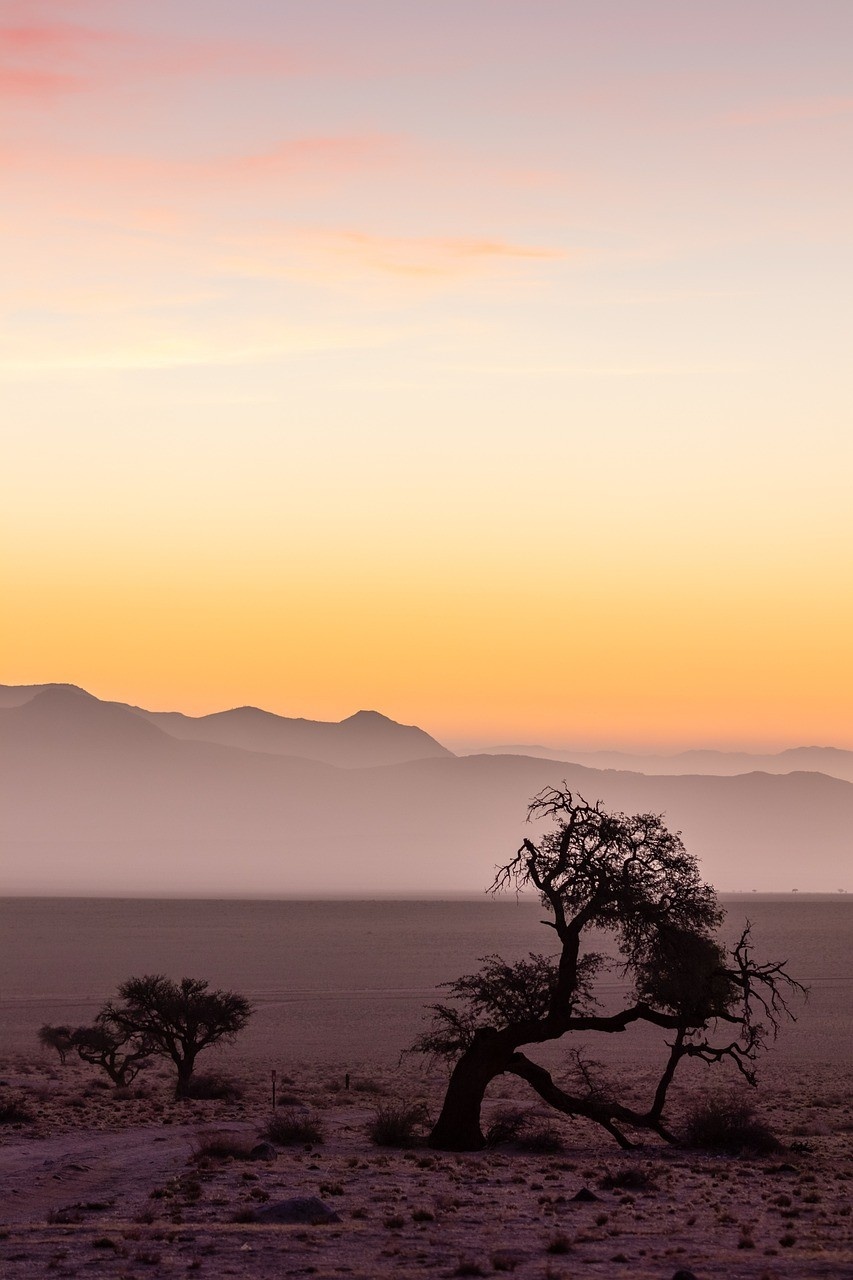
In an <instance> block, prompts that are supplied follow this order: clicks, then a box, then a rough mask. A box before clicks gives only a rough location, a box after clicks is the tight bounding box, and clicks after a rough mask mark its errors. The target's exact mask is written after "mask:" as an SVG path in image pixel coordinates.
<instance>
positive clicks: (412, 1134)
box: [367, 1102, 429, 1147]
mask: <svg viewBox="0 0 853 1280" xmlns="http://www.w3.org/2000/svg"><path fill="white" fill-rule="evenodd" d="M428 1123H429V1113H428V1111H427V1108H426V1103H424V1102H388V1103H384V1104H382V1105H381V1106H378V1107H377V1108H376V1111H375V1113H374V1116H373V1119H372V1120H371V1122H370V1124H369V1125H368V1129H367V1132H368V1134H369V1135H370V1138H371V1140H372V1141H373V1142H375V1143H376V1145H377V1147H414V1146H416V1145H417V1144H418V1142H420V1140H421V1128H422V1126H424V1125H426V1124H428Z"/></svg>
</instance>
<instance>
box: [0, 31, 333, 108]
mask: <svg viewBox="0 0 853 1280" xmlns="http://www.w3.org/2000/svg"><path fill="white" fill-rule="evenodd" d="M312 65H313V64H312V63H311V62H310V60H306V59H305V58H304V57H303V56H302V55H301V54H299V53H297V52H296V51H295V50H293V49H289V48H287V47H285V46H283V45H281V44H280V43H278V42H275V41H273V42H271V43H268V44H263V43H261V42H259V41H254V42H253V41H250V40H227V41H226V40H218V39H206V38H204V37H198V38H195V37H194V38H193V39H189V38H188V37H186V36H180V35H177V34H170V35H169V36H168V37H166V36H152V35H150V34H142V33H140V32H136V31H133V30H131V29H129V28H120V27H118V26H115V27H101V28H98V27H94V26H89V25H85V24H82V23H80V24H78V23H73V22H56V21H49V20H40V21H39V20H35V21H23V22H18V23H14V24H13V23H7V24H6V25H2V26H0V94H2V95H5V96H9V97H19V98H23V97H25V96H29V97H31V98H39V97H50V98H53V97H55V96H56V94H57V93H62V92H72V91H77V90H81V89H90V90H96V89H99V88H110V87H112V86H115V85H116V84H121V83H124V82H126V80H127V78H128V77H130V78H131V79H133V78H138V79H142V80H156V79H159V78H163V77H177V78H181V77H193V76H205V75H214V76H220V77H221V76H228V75H276V76H279V75H287V74H302V73H304V72H306V71H307V70H309V69H310V68H311V66H312Z"/></svg>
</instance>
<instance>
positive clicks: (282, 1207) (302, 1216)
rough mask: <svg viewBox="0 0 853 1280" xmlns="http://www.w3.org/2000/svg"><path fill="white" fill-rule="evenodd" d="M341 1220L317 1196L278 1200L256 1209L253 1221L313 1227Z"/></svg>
mask: <svg viewBox="0 0 853 1280" xmlns="http://www.w3.org/2000/svg"><path fill="white" fill-rule="evenodd" d="M340 1220H341V1219H340V1214H337V1213H335V1211H334V1209H330V1208H329V1206H328V1205H327V1204H323V1201H322V1200H319V1199H318V1198H317V1196H294V1197H293V1199H291V1200H276V1201H275V1203H274V1204H265V1205H264V1206H263V1208H262V1209H256V1210H255V1214H254V1219H253V1221H255V1222H284V1223H294V1224H298V1225H299V1226H311V1227H319V1226H323V1225H324V1224H325V1223H327V1222H340Z"/></svg>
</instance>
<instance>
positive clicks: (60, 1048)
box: [38, 1022, 73, 1067]
mask: <svg viewBox="0 0 853 1280" xmlns="http://www.w3.org/2000/svg"><path fill="white" fill-rule="evenodd" d="M38 1036H39V1044H42V1045H44V1047H45V1049H55V1050H56V1052H57V1053H58V1054H59V1061H60V1062H61V1063H62V1065H63V1067H64V1066H65V1056H66V1054H67V1053H68V1051H69V1049H71V1048H72V1047H73V1046H72V1043H71V1028H70V1027H64V1026H63V1027H54V1026H51V1024H50V1023H49V1022H46V1023H45V1024H44V1026H43V1027H39V1033H38Z"/></svg>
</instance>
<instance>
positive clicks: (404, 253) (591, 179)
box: [0, 0, 853, 749]
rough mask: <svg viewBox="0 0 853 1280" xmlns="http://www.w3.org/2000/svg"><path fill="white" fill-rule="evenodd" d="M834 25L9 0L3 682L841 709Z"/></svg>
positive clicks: (475, 721) (510, 710) (851, 569)
mask: <svg viewBox="0 0 853 1280" xmlns="http://www.w3.org/2000/svg"><path fill="white" fill-rule="evenodd" d="M851 47H853V6H851V5H850V4H849V0H811V2H810V3H809V4H808V5H805V4H803V3H802V0H716V3H715V4H713V5H699V4H685V3H683V0H595V2H593V0H584V2H581V0H559V2H558V0H431V3H430V4H428V5H427V4H411V3H405V2H404V0H311V2H310V3H305V2H304V0H299V2H291V0H242V2H241V3H240V4H239V5H235V4H232V3H226V0H26V2H25V3H18V2H16V0H0V159H2V166H0V175H2V176H0V232H2V235H0V245H2V248H0V253H2V280H3V288H2V292H0V400H1V401H2V413H0V433H2V468H0V494H2V501H0V560H2V563H0V595H2V600H3V602H4V608H3V610H2V615H3V616H2V621H0V628H2V630H0V644H2V663H0V680H3V682H5V683H30V682H43V681H53V680H56V681H70V682H73V683H76V684H80V685H83V686H84V687H85V688H87V689H89V690H90V691H91V692H92V693H95V694H96V695H97V696H99V697H102V698H113V699H118V700H122V701H128V702H133V703H136V704H140V705H143V706H147V707H149V708H152V709H159V710H165V709H180V710H183V711H185V712H188V713H191V714H203V713H205V712H209V711H213V710H218V709H221V708H224V707H228V706H235V705H243V704H254V705H259V706H262V707H265V708H267V709H269V710H272V711H276V712H278V713H280V714H284V715H292V716H306V717H310V718H316V719H330V720H337V719H340V718H342V717H344V716H347V715H350V714H352V713H353V712H354V711H356V710H358V709H359V708H362V707H369V708H375V709H377V710H380V711H383V712H384V713H385V714H387V715H389V716H392V717H393V718H394V719H397V720H401V721H403V722H405V723H418V724H420V725H422V726H423V727H424V728H426V729H427V730H428V731H429V732H431V733H433V734H434V735H435V736H437V737H439V738H440V739H441V740H442V741H445V742H448V743H451V744H452V743H459V742H463V741H464V742H468V743H476V742H483V743H485V742H525V743H553V744H572V745H575V746H576V747H587V748H594V747H619V746H621V747H629V748H638V747H648V748H654V749H661V748H671V749H678V748H681V747H685V746H722V747H747V748H750V747H751V748H753V749H775V748H781V747H786V746H792V745H796V744H800V743H818V744H822V745H835V746H846V747H853V674H852V673H851V672H852V669H851V662H850V654H851V652H853V591H851V586H850V584H851V582H853V516H851V502H850V494H851V480H853V431H851V415H850V408H851V371H850V334H851V319H853V317H851V299H853V280H851V275H853V272H851V238H853V208H851V205H853V200H851V186H853V168H852V167H851V165H850V155H851V142H852V141H853V139H851V133H853V128H852V127H851V126H853V71H851V60H850V49H851Z"/></svg>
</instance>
